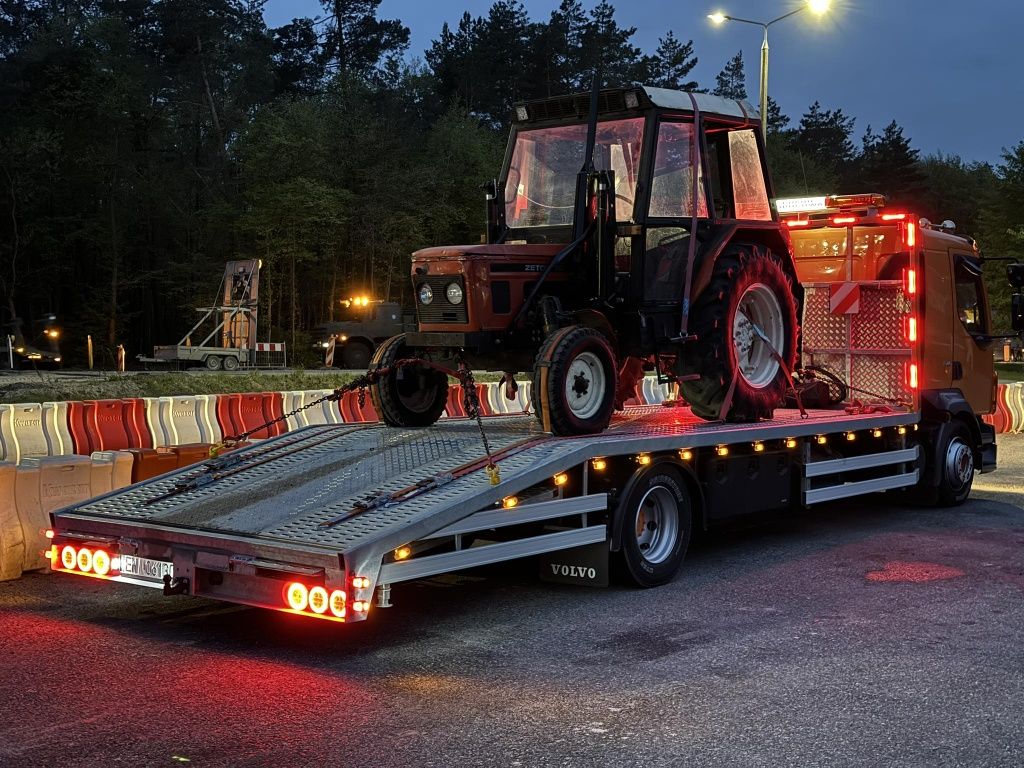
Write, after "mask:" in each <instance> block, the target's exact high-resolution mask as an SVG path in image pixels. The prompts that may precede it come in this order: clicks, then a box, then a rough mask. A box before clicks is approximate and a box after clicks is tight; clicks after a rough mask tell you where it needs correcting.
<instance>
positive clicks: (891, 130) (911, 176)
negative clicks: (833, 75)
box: [858, 120, 924, 204]
mask: <svg viewBox="0 0 1024 768" xmlns="http://www.w3.org/2000/svg"><path fill="white" fill-rule="evenodd" d="M861 146H862V149H861V156H860V162H859V163H858V166H859V167H858V176H859V178H858V181H859V182H860V186H862V187H863V191H865V192H881V193H882V194H884V195H886V196H887V197H888V198H890V201H891V202H895V203H903V204H906V203H909V202H911V201H912V200H913V199H916V193H917V192H919V191H920V189H921V183H922V182H923V180H924V177H923V175H922V174H921V172H920V170H919V169H918V156H919V154H920V153H919V152H918V151H917V150H916V149H913V148H911V146H910V140H909V139H907V138H906V137H904V135H903V129H902V128H900V126H898V125H897V124H896V121H895V120H893V121H892V122H891V123H889V125H887V126H886V127H885V129H884V130H883V131H882V134H881V135H878V134H876V133H874V132H873V131H872V130H871V126H868V127H867V130H866V131H865V132H864V137H863V139H862V140H861Z"/></svg>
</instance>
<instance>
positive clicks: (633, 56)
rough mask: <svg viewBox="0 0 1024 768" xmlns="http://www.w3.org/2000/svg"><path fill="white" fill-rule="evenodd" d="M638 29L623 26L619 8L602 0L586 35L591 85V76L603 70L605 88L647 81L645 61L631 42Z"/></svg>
mask: <svg viewBox="0 0 1024 768" xmlns="http://www.w3.org/2000/svg"><path fill="white" fill-rule="evenodd" d="M635 34H636V27H620V26H619V23H618V22H617V21H616V20H615V7H614V6H613V5H611V3H609V2H608V0H601V2H599V3H598V4H597V5H596V6H594V8H593V10H591V12H590V22H589V23H588V24H587V27H586V30H585V32H584V35H583V51H584V57H585V58H584V61H583V64H584V67H585V69H584V72H585V73H586V74H584V76H583V80H584V82H585V83H586V85H587V86H589V84H590V82H589V77H590V75H589V73H591V72H593V71H594V70H595V69H600V71H601V74H602V80H603V82H604V85H605V86H609V87H617V86H624V85H631V84H633V83H637V82H639V81H640V80H642V79H643V75H644V72H643V70H644V63H645V62H644V58H643V57H642V56H641V54H640V49H639V48H637V47H636V46H635V45H633V43H632V42H631V41H632V39H633V35H635Z"/></svg>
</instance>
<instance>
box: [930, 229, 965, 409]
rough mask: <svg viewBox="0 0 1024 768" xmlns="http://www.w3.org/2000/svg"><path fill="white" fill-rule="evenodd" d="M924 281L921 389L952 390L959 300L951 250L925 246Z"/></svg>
mask: <svg viewBox="0 0 1024 768" xmlns="http://www.w3.org/2000/svg"><path fill="white" fill-rule="evenodd" d="M921 268H922V270H923V271H924V281H923V285H922V286H921V289H922V290H923V292H924V296H925V300H924V302H923V303H924V315H925V316H924V323H923V324H922V325H923V328H924V333H923V335H922V339H921V341H922V343H923V355H922V359H921V389H949V388H950V387H951V386H956V384H955V383H954V382H953V341H952V338H953V333H954V332H955V330H956V329H955V328H954V325H959V320H957V318H956V299H955V298H954V295H953V291H954V289H953V276H952V269H951V264H950V260H949V251H947V250H946V249H945V248H939V247H935V246H934V245H926V247H925V249H924V252H923V259H922V261H921Z"/></svg>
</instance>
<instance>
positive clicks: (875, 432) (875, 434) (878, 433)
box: [871, 429, 882, 437]
mask: <svg viewBox="0 0 1024 768" xmlns="http://www.w3.org/2000/svg"><path fill="white" fill-rule="evenodd" d="M871 436H872V437H881V436H882V430H880V429H873V430H871Z"/></svg>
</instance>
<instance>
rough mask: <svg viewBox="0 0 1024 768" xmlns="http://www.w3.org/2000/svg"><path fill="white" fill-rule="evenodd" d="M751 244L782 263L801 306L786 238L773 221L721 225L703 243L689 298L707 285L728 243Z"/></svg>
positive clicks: (800, 297) (797, 284)
mask: <svg viewBox="0 0 1024 768" xmlns="http://www.w3.org/2000/svg"><path fill="white" fill-rule="evenodd" d="M735 242H741V243H755V244H757V245H763V246H765V247H766V248H770V249H771V251H772V253H774V254H776V255H778V256H779V257H780V258H781V259H782V260H783V266H784V267H785V270H786V272H787V274H789V276H790V278H791V280H792V281H793V288H794V290H795V291H796V297H797V302H798V305H800V306H802V304H803V290H802V289H801V288H800V283H799V281H798V280H797V276H796V265H795V264H794V263H793V253H792V250H791V248H790V245H789V242H788V239H787V238H786V236H785V235H784V234H783V232H782V230H781V229H780V227H779V225H778V224H777V223H776V222H774V221H764V222H743V224H742V225H741V224H740V223H739V222H735V221H734V222H729V223H727V224H723V225H722V226H721V227H719V228H718V230H717V231H716V232H715V234H714V236H713V237H712V238H711V239H710V240H709V241H707V242H706V243H705V244H704V247H703V248H702V249H701V250H702V255H701V258H700V262H699V263H698V265H697V272H696V273H695V274H694V276H693V286H692V289H691V291H690V296H691V297H693V298H696V297H697V296H700V294H701V292H702V291H703V290H704V289H705V288H707V287H708V285H709V284H710V283H711V274H712V273H713V272H714V269H715V262H716V261H717V260H718V257H719V256H721V255H722V252H723V251H724V250H725V249H726V247H728V246H729V245H730V244H731V243H735Z"/></svg>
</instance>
